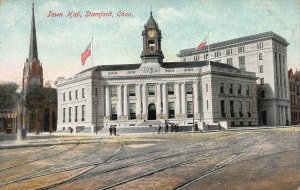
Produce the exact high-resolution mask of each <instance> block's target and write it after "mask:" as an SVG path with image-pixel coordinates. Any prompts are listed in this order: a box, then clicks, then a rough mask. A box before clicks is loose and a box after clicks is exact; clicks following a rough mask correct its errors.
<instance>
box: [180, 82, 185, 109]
mask: <svg viewBox="0 0 300 190" xmlns="http://www.w3.org/2000/svg"><path fill="white" fill-rule="evenodd" d="M181 113H182V114H186V91H185V83H184V82H183V83H181Z"/></svg>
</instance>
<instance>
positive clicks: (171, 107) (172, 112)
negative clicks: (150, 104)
mask: <svg viewBox="0 0 300 190" xmlns="http://www.w3.org/2000/svg"><path fill="white" fill-rule="evenodd" d="M168 106H169V118H175V109H174V102H169V105H168Z"/></svg>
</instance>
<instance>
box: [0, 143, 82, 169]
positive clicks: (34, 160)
mask: <svg viewBox="0 0 300 190" xmlns="http://www.w3.org/2000/svg"><path fill="white" fill-rule="evenodd" d="M76 141H78V143H76V144H75V146H72V147H70V148H68V149H66V150H62V151H59V152H56V153H54V154H50V155H47V156H44V157H41V158H37V159H33V160H30V161H27V162H23V163H21V164H17V165H13V166H9V167H6V168H3V169H0V172H3V171H5V170H10V169H12V168H16V167H20V166H23V165H26V164H29V163H33V162H36V161H39V160H43V159H47V158H50V157H53V156H56V155H59V154H62V153H65V152H68V151H70V150H72V149H74V148H76V147H77V146H78V145H80V140H76Z"/></svg>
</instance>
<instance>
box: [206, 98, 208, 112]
mask: <svg viewBox="0 0 300 190" xmlns="http://www.w3.org/2000/svg"><path fill="white" fill-rule="evenodd" d="M206 109H207V110H208V100H206Z"/></svg>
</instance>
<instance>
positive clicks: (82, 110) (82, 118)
mask: <svg viewBox="0 0 300 190" xmlns="http://www.w3.org/2000/svg"><path fill="white" fill-rule="evenodd" d="M84 120H85V105H82V106H81V121H84Z"/></svg>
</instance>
